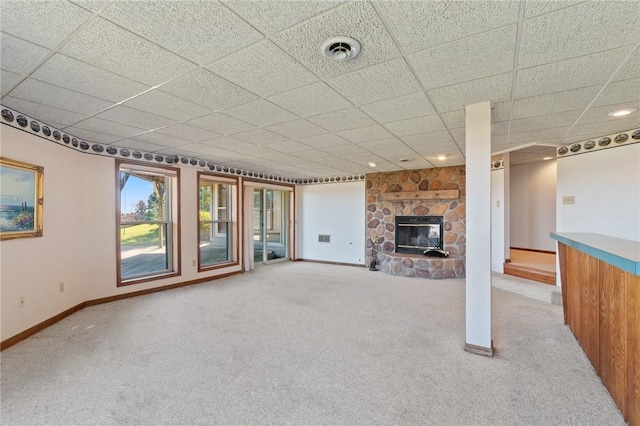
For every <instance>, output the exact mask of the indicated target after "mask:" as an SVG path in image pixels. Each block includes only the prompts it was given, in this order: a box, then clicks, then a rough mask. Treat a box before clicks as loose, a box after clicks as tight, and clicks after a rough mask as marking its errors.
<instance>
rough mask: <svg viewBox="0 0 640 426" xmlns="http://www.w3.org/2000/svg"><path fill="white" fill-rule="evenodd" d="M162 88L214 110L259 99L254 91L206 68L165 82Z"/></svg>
mask: <svg viewBox="0 0 640 426" xmlns="http://www.w3.org/2000/svg"><path fill="white" fill-rule="evenodd" d="M160 90H162V91H163V92H167V93H170V94H172V95H175V96H177V97H179V98H182V99H185V100H188V101H191V102H194V103H197V104H199V105H203V106H206V107H208V108H211V109H214V110H221V109H226V108H231V107H234V106H236V105H240V104H244V103H246V102H251V101H253V100H255V99H257V96H256V95H254V94H253V93H251V92H249V91H247V90H245V89H243V88H241V87H239V86H236V85H235V84H233V83H231V82H228V81H227V80H225V79H223V78H221V77H219V76H217V75H215V74H214V73H212V72H210V71H207V70H205V69H200V70H198V71H195V72H192V73H190V74H187V75H185V76H183V77H180V78H177V79H175V80H173V81H171V82H169V83H167V84H163V85H162V86H160Z"/></svg>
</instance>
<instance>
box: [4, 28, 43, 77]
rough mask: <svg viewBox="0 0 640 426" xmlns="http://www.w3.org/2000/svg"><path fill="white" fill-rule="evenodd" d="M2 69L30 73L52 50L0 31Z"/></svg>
mask: <svg viewBox="0 0 640 426" xmlns="http://www.w3.org/2000/svg"><path fill="white" fill-rule="evenodd" d="M0 47H1V52H2V53H1V57H2V69H4V70H6V71H11V72H14V73H18V74H28V73H29V72H31V71H32V70H33V68H34V67H35V66H36V65H38V64H39V63H40V61H42V60H43V59H44V58H45V57H46V56H47V55H48V54H49V53H50V52H51V51H50V50H49V49H45V48H44V47H41V46H38V45H36V44H33V43H29V42H28V41H24V40H21V39H19V38H16V37H12V36H10V35H9V34H5V33H0Z"/></svg>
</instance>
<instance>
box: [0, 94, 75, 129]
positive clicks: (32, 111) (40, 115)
mask: <svg viewBox="0 0 640 426" xmlns="http://www.w3.org/2000/svg"><path fill="white" fill-rule="evenodd" d="M2 104H3V105H5V106H8V107H9V108H13V109H15V110H16V111H19V112H21V113H22V114H26V115H28V116H30V117H33V118H35V119H37V120H38V121H41V122H42V124H49V125H51V124H50V123H58V124H61V125H63V126H69V125H71V124H73V123H76V122H78V121H80V120H83V119H85V118H86V117H87V116H86V115H84V114H78V113H75V112H73V111H67V110H64V109H60V108H54V107H52V106H49V105H42V104H39V103H36V102H31V101H27V100H24V99H18V98H14V97H13V96H6V97H4V98H3V99H2Z"/></svg>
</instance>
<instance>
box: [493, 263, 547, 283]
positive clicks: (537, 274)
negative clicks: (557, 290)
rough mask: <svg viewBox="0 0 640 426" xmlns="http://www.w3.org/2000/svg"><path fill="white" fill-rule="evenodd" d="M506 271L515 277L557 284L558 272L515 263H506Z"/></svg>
mask: <svg viewBox="0 0 640 426" xmlns="http://www.w3.org/2000/svg"><path fill="white" fill-rule="evenodd" d="M504 273H505V274H506V275H513V276H514V277H520V278H526V279H528V280H533V281H538V282H540V283H545V284H551V285H556V273H555V272H551V271H546V270H544V269H536V268H531V267H529V266H522V265H517V264H513V263H505V264H504Z"/></svg>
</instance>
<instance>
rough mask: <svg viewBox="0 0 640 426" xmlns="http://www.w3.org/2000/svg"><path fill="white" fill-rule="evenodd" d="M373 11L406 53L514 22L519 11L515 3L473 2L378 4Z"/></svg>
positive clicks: (387, 2)
mask: <svg viewBox="0 0 640 426" xmlns="http://www.w3.org/2000/svg"><path fill="white" fill-rule="evenodd" d="M376 7H377V8H378V10H380V11H381V12H382V14H383V15H384V16H385V17H386V22H387V23H388V25H389V28H390V30H391V32H392V33H393V34H395V36H396V38H397V40H398V42H399V43H400V44H401V45H402V46H403V48H404V51H405V52H406V53H412V52H417V51H419V50H423V49H428V48H430V47H434V46H438V45H440V44H444V43H448V42H451V41H453V40H459V39H461V38H464V37H468V36H470V35H473V34H479V33H482V32H485V31H489V30H492V29H494V28H500V27H504V26H505V25H507V24H510V23H514V22H517V21H518V9H519V6H518V2H475V1H452V2H436V1H380V2H377V3H376ZM452 23H455V24H452Z"/></svg>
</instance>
